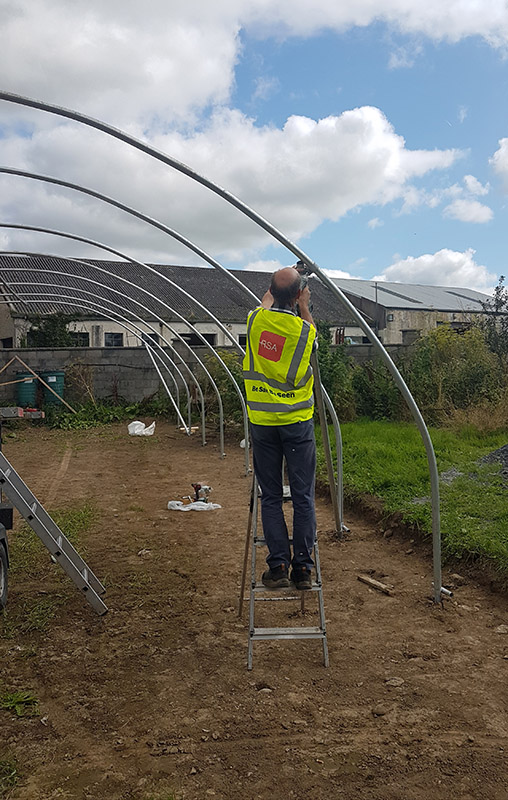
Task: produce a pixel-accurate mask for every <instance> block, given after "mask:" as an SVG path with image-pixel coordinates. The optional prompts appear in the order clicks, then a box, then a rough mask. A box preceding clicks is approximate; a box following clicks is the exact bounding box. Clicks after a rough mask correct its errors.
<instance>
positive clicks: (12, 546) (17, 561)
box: [9, 502, 98, 577]
mask: <svg viewBox="0 0 508 800" xmlns="http://www.w3.org/2000/svg"><path fill="white" fill-rule="evenodd" d="M49 513H50V516H51V517H53V519H54V520H55V522H56V524H57V525H58V527H59V528H60V529H61V530H62V531H63V532H64V534H65V535H66V537H67V538H68V539H69V541H70V542H71V544H73V545H74V547H77V546H78V545H79V546H80V547H81V534H83V533H85V532H86V531H88V530H89V529H90V528H91V526H92V525H93V523H94V522H95V520H96V519H97V515H98V512H97V509H96V508H95V506H93V505H92V503H89V502H85V503H82V504H81V505H79V506H73V507H72V508H65V509H53V510H51V511H50V512H49ZM9 556H10V572H11V573H12V574H15V573H17V572H23V573H26V574H27V575H29V576H31V577H35V575H36V574H37V573H39V572H40V569H41V566H42V564H43V562H44V560H45V559H47V557H48V551H47V550H46V548H45V547H44V545H43V544H42V542H41V541H40V539H39V538H38V536H37V535H36V534H35V533H34V532H33V530H32V529H31V528H30V526H29V525H27V523H26V522H23V524H22V525H21V526H20V528H19V530H17V531H14V532H13V533H11V534H10V536H9Z"/></svg>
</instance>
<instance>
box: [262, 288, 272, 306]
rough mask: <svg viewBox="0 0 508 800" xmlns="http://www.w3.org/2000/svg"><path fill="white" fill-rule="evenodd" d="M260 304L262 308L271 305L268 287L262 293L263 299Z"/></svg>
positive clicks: (270, 294)
mask: <svg viewBox="0 0 508 800" xmlns="http://www.w3.org/2000/svg"><path fill="white" fill-rule="evenodd" d="M261 305H262V306H263V308H271V307H272V306H273V294H272V293H271V291H270V289H268V291H267V292H265V293H264V295H263V299H262V300H261Z"/></svg>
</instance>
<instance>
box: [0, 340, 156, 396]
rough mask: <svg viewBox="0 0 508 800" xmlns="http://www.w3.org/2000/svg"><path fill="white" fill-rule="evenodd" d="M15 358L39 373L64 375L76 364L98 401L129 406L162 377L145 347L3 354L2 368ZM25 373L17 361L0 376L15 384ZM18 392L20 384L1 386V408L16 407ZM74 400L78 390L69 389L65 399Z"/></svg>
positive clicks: (151, 390)
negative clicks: (86, 375)
mask: <svg viewBox="0 0 508 800" xmlns="http://www.w3.org/2000/svg"><path fill="white" fill-rule="evenodd" d="M16 355H18V356H19V357H20V358H21V359H22V360H23V361H24V362H25V363H26V364H27V365H28V366H29V367H30V368H31V369H33V370H34V372H37V373H40V372H44V371H48V370H53V369H54V370H63V371H64V372H65V371H67V370H68V369H69V368H70V367H72V366H74V365H76V364H78V365H79V364H81V365H83V366H84V367H89V368H90V372H89V374H90V375H91V378H92V385H93V393H94V396H95V398H96V399H98V400H99V399H104V398H107V397H115V396H117V397H123V398H125V400H127V402H137V401H139V400H142V399H143V398H144V397H149V396H150V395H152V394H154V393H155V392H157V391H158V389H159V383H160V381H159V376H158V375H157V373H156V371H155V369H154V367H153V364H152V362H151V360H150V358H149V356H148V354H147V352H146V350H145V348H144V347H143V348H141V347H107V348H96V347H83V348H81V347H71V348H55V349H53V348H37V349H29V348H23V349H19V350H2V351H0V368H1V367H2V366H3V365H4V364H7V363H8V362H9V361H10V359H11V358H13V356H16ZM24 371H25V369H24V367H23V366H22V365H21V364H20V363H19V362H18V361H14V362H13V363H12V364H10V365H9V366H8V367H7V369H5V370H4V371H3V372H2V373H0V384H4V383H6V382H8V381H13V380H16V378H17V375H16V373H17V372H24ZM16 392H17V384H11V385H10V386H0V404H1V405H3V406H9V405H15V404H16ZM72 396H74V397H75V398H76V396H77V395H76V390H74V391H71V387H69V386H66V391H65V398H66V399H68V397H72ZM78 399H80V398H79V397H78ZM81 399H84V397H83V398H81Z"/></svg>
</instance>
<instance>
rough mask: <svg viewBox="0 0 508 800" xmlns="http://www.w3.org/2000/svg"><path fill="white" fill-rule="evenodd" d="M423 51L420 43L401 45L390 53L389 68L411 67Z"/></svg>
mask: <svg viewBox="0 0 508 800" xmlns="http://www.w3.org/2000/svg"><path fill="white" fill-rule="evenodd" d="M422 53H423V47H422V45H421V44H412V45H402V46H401V47H397V49H396V50H394V51H393V52H392V53H391V54H390V58H389V61H388V68H389V69H401V68H406V69H407V68H408V67H413V66H414V63H415V61H416V59H417V58H418V56H420V55H421V54H422Z"/></svg>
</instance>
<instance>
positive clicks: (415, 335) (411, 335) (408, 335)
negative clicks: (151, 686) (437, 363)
mask: <svg viewBox="0 0 508 800" xmlns="http://www.w3.org/2000/svg"><path fill="white" fill-rule="evenodd" d="M401 333H402V344H413V342H416V340H417V339H419V338H420V336H421V331H418V330H415V329H408V330H405V331H401Z"/></svg>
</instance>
